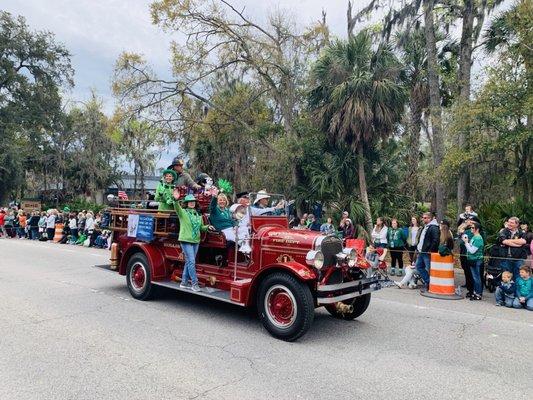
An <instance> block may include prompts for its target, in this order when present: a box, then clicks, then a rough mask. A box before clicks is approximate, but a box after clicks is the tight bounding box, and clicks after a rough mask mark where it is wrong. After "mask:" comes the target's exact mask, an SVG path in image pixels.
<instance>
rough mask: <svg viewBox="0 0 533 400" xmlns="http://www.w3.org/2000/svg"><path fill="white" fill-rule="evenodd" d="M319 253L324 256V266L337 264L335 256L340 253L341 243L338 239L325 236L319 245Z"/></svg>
mask: <svg viewBox="0 0 533 400" xmlns="http://www.w3.org/2000/svg"><path fill="white" fill-rule="evenodd" d="M320 251H322V254H324V265H325V266H330V265H334V264H335V263H336V262H337V258H336V257H335V255H336V254H338V253H340V252H341V251H342V241H341V240H340V239H339V238H336V237H333V236H327V237H325V238H324V240H322V243H321V244H320Z"/></svg>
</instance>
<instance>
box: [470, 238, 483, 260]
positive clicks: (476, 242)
mask: <svg viewBox="0 0 533 400" xmlns="http://www.w3.org/2000/svg"><path fill="white" fill-rule="evenodd" d="M470 244H471V245H472V246H473V247H476V248H477V251H476V252H475V253H474V254H472V253H470V252H469V251H467V254H466V259H467V260H469V261H477V260H483V246H484V245H485V243H484V242H483V238H482V237H481V235H474V236H472V239H470Z"/></svg>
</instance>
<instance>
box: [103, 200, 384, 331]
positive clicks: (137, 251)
mask: <svg viewBox="0 0 533 400" xmlns="http://www.w3.org/2000/svg"><path fill="white" fill-rule="evenodd" d="M270 198H271V200H270V201H271V205H275V204H276V203H277V202H279V201H284V199H283V196H280V195H275V194H272V195H271V197H270ZM197 200H198V203H199V205H200V207H201V210H202V213H203V218H204V221H205V223H209V215H208V214H207V210H208V204H209V201H210V196H209V195H204V194H198V195H197ZM253 201H254V194H251V204H253ZM121 203H124V202H121ZM125 203H126V207H125V206H124V204H121V206H118V205H115V206H114V207H110V208H109V209H108V210H107V212H106V214H107V215H106V218H105V219H106V221H107V224H108V226H109V228H110V229H111V230H112V231H113V236H112V245H111V263H110V267H109V268H111V269H112V270H115V271H117V272H118V273H119V274H120V275H124V276H125V277H126V283H127V286H128V289H129V291H130V293H131V295H132V296H133V297H134V298H135V299H138V300H148V299H150V298H152V297H153V296H154V294H155V292H156V289H157V287H161V286H162V287H166V288H171V289H174V290H178V291H186V292H188V293H190V294H191V295H197V296H203V297H208V298H211V299H215V300H219V301H224V302H228V303H231V304H235V305H238V306H243V307H255V308H256V309H257V311H258V315H259V318H260V320H261V322H262V323H263V325H264V326H265V328H266V329H267V330H268V331H269V332H270V333H271V334H272V335H273V336H275V337H277V338H279V339H282V340H286V341H294V340H296V339H298V338H299V337H301V336H302V335H304V334H305V333H306V332H307V330H308V329H309V328H310V326H311V324H312V322H313V318H314V310H315V308H317V307H321V306H324V307H325V308H326V310H327V311H328V312H329V313H330V314H331V315H333V316H334V317H336V318H340V319H345V320H352V319H354V318H357V317H359V316H360V315H361V314H363V313H364V312H365V311H366V309H367V308H368V305H369V303H370V296H371V292H373V291H375V290H379V289H380V288H381V287H382V286H383V284H384V282H385V281H386V278H383V277H382V275H381V274H380V272H379V270H377V269H373V268H371V267H370V266H369V264H368V263H367V262H366V261H365V260H364V258H363V257H362V255H361V254H357V252H356V251H355V250H354V249H352V248H343V242H342V240H341V239H339V238H337V237H334V236H326V235H322V234H320V233H319V232H313V231H302V230H294V229H289V224H288V218H287V216H286V215H284V213H282V214H281V215H277V214H276V215H260V216H254V215H253V214H254V213H253V212H251V211H252V210H251V208H249V209H248V213H249V214H248V215H250V216H249V218H248V220H249V230H248V235H247V237H245V238H237V239H238V242H239V244H237V245H233V246H230V245H228V243H227V242H226V239H225V236H224V235H223V234H222V233H220V232H207V233H204V234H202V238H201V243H200V248H199V252H198V256H197V260H196V270H197V275H198V278H199V283H200V286H201V291H200V292H193V291H191V290H189V289H182V288H180V280H181V275H182V270H183V264H184V257H183V253H182V252H181V248H180V242H179V241H178V232H179V220H178V219H177V215H176V213H174V212H162V211H157V210H153V209H147V208H145V206H144V205H141V204H135V202H131V201H129V202H128V201H126V202H125ZM132 206H133V207H132ZM138 207H141V208H138ZM132 216H133V217H132ZM139 218H142V219H144V220H145V221H148V224H149V226H150V229H151V230H152V232H151V233H152V235H149V237H148V239H147V238H146V237H145V238H141V239H140V238H139V237H138V236H136V235H132V234H131V231H132V228H134V227H133V226H132V225H133V224H134V223H135V224H136V223H139ZM132 221H136V222H132Z"/></svg>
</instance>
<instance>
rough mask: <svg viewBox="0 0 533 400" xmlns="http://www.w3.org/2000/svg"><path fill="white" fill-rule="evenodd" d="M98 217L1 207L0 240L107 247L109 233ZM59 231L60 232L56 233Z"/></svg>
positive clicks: (87, 212)
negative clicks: (103, 227) (101, 225)
mask: <svg viewBox="0 0 533 400" xmlns="http://www.w3.org/2000/svg"><path fill="white" fill-rule="evenodd" d="M100 223H101V214H100V213H96V214H95V213H93V212H92V211H90V210H88V211H86V210H81V211H79V212H74V211H71V210H70V208H69V207H65V208H63V210H61V211H60V210H57V209H54V208H52V209H49V210H47V211H30V212H26V211H25V210H23V209H19V208H18V207H17V206H13V207H11V208H0V238H2V239H20V240H24V239H26V240H39V241H52V240H53V241H56V242H59V243H62V244H72V245H80V246H86V247H99V248H107V247H108V245H109V244H108V238H109V237H110V233H111V232H110V231H109V230H105V229H101V227H100ZM58 229H59V230H58Z"/></svg>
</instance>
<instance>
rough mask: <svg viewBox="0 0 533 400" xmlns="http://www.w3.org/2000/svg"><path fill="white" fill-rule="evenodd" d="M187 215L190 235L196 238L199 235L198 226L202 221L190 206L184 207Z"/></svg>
mask: <svg viewBox="0 0 533 400" xmlns="http://www.w3.org/2000/svg"><path fill="white" fill-rule="evenodd" d="M185 211H186V212H187V216H188V217H189V221H190V222H191V228H192V237H194V238H196V237H199V236H200V227H201V226H202V221H201V219H200V218H198V213H197V212H196V210H194V209H192V208H186V209H185Z"/></svg>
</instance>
